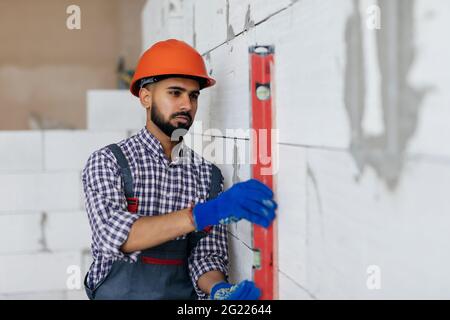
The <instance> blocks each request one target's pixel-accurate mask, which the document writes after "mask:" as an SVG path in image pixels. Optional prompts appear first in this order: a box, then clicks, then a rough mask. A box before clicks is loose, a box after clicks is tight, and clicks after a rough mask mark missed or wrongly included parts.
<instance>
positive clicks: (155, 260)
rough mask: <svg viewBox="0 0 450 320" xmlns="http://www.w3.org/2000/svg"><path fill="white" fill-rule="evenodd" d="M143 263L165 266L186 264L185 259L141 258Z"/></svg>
mask: <svg viewBox="0 0 450 320" xmlns="http://www.w3.org/2000/svg"><path fill="white" fill-rule="evenodd" d="M141 261H142V263H145V264H165V265H177V266H179V265H182V264H183V263H184V260H183V259H158V258H152V257H141Z"/></svg>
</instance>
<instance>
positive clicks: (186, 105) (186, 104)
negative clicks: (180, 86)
mask: <svg viewBox="0 0 450 320" xmlns="http://www.w3.org/2000/svg"><path fill="white" fill-rule="evenodd" d="M192 107H193V106H192V100H191V97H189V95H188V94H185V95H183V101H182V103H181V107H180V109H181V110H182V111H191V110H192Z"/></svg>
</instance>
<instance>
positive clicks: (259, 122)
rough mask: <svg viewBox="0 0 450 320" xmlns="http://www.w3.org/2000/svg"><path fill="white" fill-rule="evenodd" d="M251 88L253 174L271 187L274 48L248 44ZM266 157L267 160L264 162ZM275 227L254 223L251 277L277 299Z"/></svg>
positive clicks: (265, 296)
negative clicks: (265, 226) (265, 227)
mask: <svg viewBox="0 0 450 320" xmlns="http://www.w3.org/2000/svg"><path fill="white" fill-rule="evenodd" d="M249 53H250V91H251V117H250V119H251V126H250V127H251V128H252V129H253V130H251V131H252V133H253V135H251V137H250V139H251V143H252V175H253V178H255V179H257V180H259V181H261V182H263V183H264V184H266V185H267V186H268V187H270V188H271V189H272V190H273V171H272V169H273V161H274V159H272V154H273V152H272V125H273V123H272V118H273V117H272V115H273V108H272V106H273V104H272V97H273V88H274V84H273V80H272V78H273V75H274V53H275V50H274V47H273V46H251V47H250V48H249ZM267 159H270V160H269V161H267ZM274 229H275V226H274V224H272V225H271V226H270V227H269V228H268V229H264V228H263V227H260V226H258V225H253V249H254V262H253V270H254V274H253V278H254V281H255V283H256V285H257V286H258V288H260V289H261V290H262V296H261V299H262V300H272V299H276V298H278V295H277V293H278V288H277V286H278V281H277V272H276V271H277V267H276V261H277V259H276V258H277V257H276V256H275V253H276V250H275V249H276V247H275V241H274V240H275V236H274Z"/></svg>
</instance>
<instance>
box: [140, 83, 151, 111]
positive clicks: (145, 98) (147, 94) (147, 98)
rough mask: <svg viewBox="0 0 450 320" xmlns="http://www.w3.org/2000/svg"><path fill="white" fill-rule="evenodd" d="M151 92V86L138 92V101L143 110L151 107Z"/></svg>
mask: <svg viewBox="0 0 450 320" xmlns="http://www.w3.org/2000/svg"><path fill="white" fill-rule="evenodd" d="M152 94H153V90H152V87H151V86H146V87H143V88H141V89H140V90H139V100H140V101H141V105H142V106H143V107H144V108H145V109H149V108H150V107H151V105H152Z"/></svg>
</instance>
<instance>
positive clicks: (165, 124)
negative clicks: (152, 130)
mask: <svg viewBox="0 0 450 320" xmlns="http://www.w3.org/2000/svg"><path fill="white" fill-rule="evenodd" d="M180 115H183V116H187V117H188V118H189V122H187V123H179V124H178V126H173V125H172V124H171V123H170V120H171V119H173V118H175V117H177V116H180ZM150 119H151V120H152V121H153V123H154V124H155V125H156V126H157V127H158V128H159V130H161V131H162V132H164V134H165V135H166V136H168V137H169V138H171V137H172V134H173V132H174V131H175V130H177V129H184V130H179V131H178V132H177V136H178V138H179V137H180V136H183V135H184V134H186V133H187V131H188V130H189V128H190V127H191V116H190V115H189V114H188V113H187V112H178V113H174V114H173V115H171V116H170V118H169V121H164V118H163V115H162V114H161V113H160V112H159V109H158V106H157V105H156V103H152V109H151V111H150ZM175 140H179V139H175Z"/></svg>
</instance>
